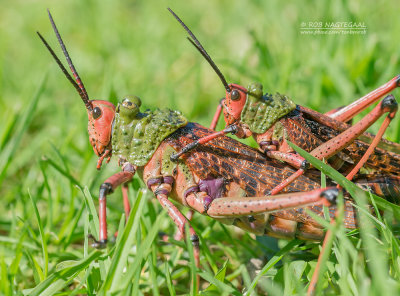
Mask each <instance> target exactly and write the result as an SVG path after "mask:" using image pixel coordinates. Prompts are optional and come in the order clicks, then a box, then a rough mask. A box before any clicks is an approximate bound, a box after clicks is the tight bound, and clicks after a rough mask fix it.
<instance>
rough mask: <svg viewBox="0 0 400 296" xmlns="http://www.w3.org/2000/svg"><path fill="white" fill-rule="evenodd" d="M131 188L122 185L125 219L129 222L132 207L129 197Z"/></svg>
mask: <svg viewBox="0 0 400 296" xmlns="http://www.w3.org/2000/svg"><path fill="white" fill-rule="evenodd" d="M128 191H129V187H128V184H126V183H124V184H122V196H123V199H124V211H125V218H126V220H128V217H129V213H130V212H131V205H130V203H129V196H128Z"/></svg>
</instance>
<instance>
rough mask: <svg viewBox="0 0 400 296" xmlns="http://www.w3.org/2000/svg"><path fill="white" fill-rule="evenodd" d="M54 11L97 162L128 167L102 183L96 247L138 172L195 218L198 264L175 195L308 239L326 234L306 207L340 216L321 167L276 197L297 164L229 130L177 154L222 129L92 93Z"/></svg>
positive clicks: (249, 226) (399, 184)
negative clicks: (109, 214)
mask: <svg viewBox="0 0 400 296" xmlns="http://www.w3.org/2000/svg"><path fill="white" fill-rule="evenodd" d="M48 14H49V18H50V22H51V24H52V27H53V29H54V32H55V34H56V36H57V39H58V42H59V44H60V46H61V48H62V51H63V53H64V55H65V58H66V60H67V63H68V65H69V67H70V69H71V72H72V74H73V76H74V78H73V77H72V76H71V75H70V74H69V72H68V70H67V69H66V68H65V67H64V65H63V63H62V62H61V61H60V59H59V58H58V57H57V55H56V54H55V52H54V51H53V49H52V48H51V47H50V45H49V44H48V43H47V41H46V40H45V39H44V37H43V36H42V35H41V34H40V33H39V32H37V34H38V36H39V38H40V39H41V41H42V42H43V44H44V45H45V46H46V48H47V49H48V51H49V52H50V54H51V55H52V57H53V58H54V59H55V61H56V63H57V64H58V66H59V67H60V68H61V70H62V72H63V73H64V75H65V76H66V77H67V79H68V80H69V81H70V82H71V84H72V85H73V86H74V87H75V89H76V90H77V92H78V94H79V96H80V97H81V99H82V101H83V103H84V105H85V108H86V110H87V114H88V132H89V140H90V143H91V145H92V147H93V150H94V152H95V153H96V155H97V156H98V157H99V160H98V164H97V166H98V167H100V166H101V164H102V162H103V161H104V159H106V158H107V160H109V159H110V158H111V157H112V156H114V157H116V158H117V159H118V164H119V166H120V167H121V171H120V172H118V173H115V174H114V175H112V176H111V177H109V178H107V179H106V180H105V181H104V182H103V184H102V185H101V186H100V190H99V221H100V223H99V227H100V231H99V238H98V240H95V242H94V244H93V246H94V247H96V248H103V247H105V246H106V244H107V221H106V199H107V196H108V195H109V194H111V193H112V192H113V191H114V190H115V189H116V188H117V187H118V186H120V185H122V184H125V183H127V182H129V181H131V180H132V178H133V177H134V175H135V173H138V175H139V176H140V177H141V178H142V179H143V181H144V183H145V184H146V185H147V186H148V188H149V189H150V190H151V191H152V192H153V193H154V195H155V196H156V198H157V199H158V201H159V202H160V204H161V205H162V206H163V208H164V209H165V210H166V211H167V212H168V214H169V216H170V217H171V219H172V220H173V221H174V223H175V224H176V225H177V227H178V229H179V230H180V232H182V233H183V232H184V230H185V225H186V224H188V225H189V228H188V229H189V231H190V238H191V241H192V243H193V246H194V256H195V261H196V265H197V266H199V265H200V254H199V239H198V236H197V234H196V232H195V231H194V229H193V228H192V227H191V226H190V222H189V221H188V219H187V218H186V217H185V216H184V215H183V214H182V213H181V212H180V211H179V209H178V208H177V207H176V205H175V204H174V203H173V202H172V201H171V200H174V201H175V202H176V203H179V204H182V205H184V206H187V207H189V208H191V209H194V210H196V211H197V212H199V213H201V214H204V215H208V216H210V217H212V218H214V219H217V220H219V221H221V222H222V223H225V224H228V225H235V226H237V227H240V228H242V229H244V230H246V231H249V232H253V233H256V234H258V235H271V236H276V237H281V238H299V239H304V240H321V239H322V238H323V237H324V230H323V228H322V226H321V225H319V224H318V223H317V222H316V221H315V220H314V219H312V218H311V216H310V215H308V214H307V213H306V211H305V208H308V209H310V210H311V211H313V212H314V213H316V214H318V215H320V216H323V206H328V207H329V213H330V215H331V217H334V215H335V213H336V206H335V201H336V198H337V196H338V194H339V190H338V189H337V188H334V187H328V188H320V185H319V180H320V176H319V175H318V174H317V172H316V171H313V170H310V171H308V172H307V173H306V174H305V175H304V176H300V177H299V178H298V179H297V180H295V181H294V182H292V183H291V184H289V185H288V186H287V187H286V188H284V189H283V191H284V192H285V193H284V194H279V195H276V196H273V197H271V196H267V193H268V192H269V191H270V190H271V189H272V188H274V187H275V186H277V185H278V184H279V183H280V182H281V181H282V180H284V179H285V178H287V177H288V176H290V175H291V174H293V173H294V172H295V170H294V169H293V168H292V167H290V166H289V165H287V164H284V163H281V162H279V161H277V160H274V159H268V158H267V157H265V155H264V154H262V153H260V152H259V151H258V150H256V149H253V148H251V147H249V146H247V145H245V144H243V143H240V142H238V141H236V140H234V139H231V138H229V137H226V136H221V137H219V138H217V139H214V140H212V141H209V142H207V143H205V144H204V145H201V146H198V147H194V148H193V149H192V151H190V153H187V154H186V155H185V156H184V157H183V158H182V159H179V160H177V161H173V160H171V156H172V155H173V154H174V153H176V152H177V151H180V150H181V149H183V147H185V146H187V145H190V144H191V143H194V142H196V141H198V140H199V139H201V138H203V137H207V136H209V135H212V134H213V133H214V131H213V130H211V129H207V128H205V127H202V126H201V125H199V124H197V123H191V122H188V121H187V119H186V118H185V117H184V116H183V115H182V114H181V113H180V112H178V111H173V110H169V109H165V110H155V111H145V112H140V107H141V100H140V99H139V98H138V97H136V96H126V97H125V98H124V99H123V100H122V102H121V103H119V104H118V105H117V106H114V105H113V104H111V103H110V102H108V101H104V100H90V99H89V95H88V93H87V91H86V89H85V87H84V84H83V82H82V80H81V78H80V76H79V74H78V72H77V70H76V69H75V67H74V65H73V63H72V60H71V58H70V56H69V54H68V52H67V49H66V47H65V45H64V42H63V40H62V39H61V36H60V33H59V31H58V29H57V27H56V25H55V23H54V20H53V18H52V16H51V14H50V12H48ZM357 184H358V185H359V186H361V187H365V186H368V187H369V188H370V189H371V190H372V191H373V192H375V193H377V194H380V193H382V192H385V193H387V194H381V195H383V196H385V197H390V196H392V198H398V197H399V196H400V178H397V176H391V175H384V176H381V177H379V176H376V177H374V178H373V179H371V178H370V177H366V178H364V179H362V178H360V179H359V180H358V183H357ZM123 197H124V208H125V211H126V212H127V213H128V214H129V201H128V199H127V196H126V195H125V194H124V196H123ZM345 211H346V215H345V217H346V218H345V220H344V224H345V225H346V227H347V228H350V229H351V228H356V227H357V220H356V211H355V208H354V207H353V205H352V203H351V201H350V200H348V199H347V200H345Z"/></svg>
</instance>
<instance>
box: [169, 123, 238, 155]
mask: <svg viewBox="0 0 400 296" xmlns="http://www.w3.org/2000/svg"><path fill="white" fill-rule="evenodd" d="M236 131H237V126H235V125H230V126H228V127H227V128H226V129H224V130H222V131H219V132H215V133H213V134H211V135H208V136H205V137H202V138H200V139H198V140H196V141H194V142H192V143H190V144H188V145H187V146H185V147H183V148H182V149H181V151H179V152H178V153H175V154H172V155H171V160H172V161H176V160H178V158H179V157H181V156H182V155H183V154H185V153H186V152H189V151H190V150H192V149H193V148H196V147H197V146H198V145H202V144H205V143H207V142H210V141H211V140H214V139H216V138H218V137H221V136H224V135H225V134H228V133H232V134H235V133H236Z"/></svg>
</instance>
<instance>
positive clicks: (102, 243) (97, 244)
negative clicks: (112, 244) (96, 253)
mask: <svg viewBox="0 0 400 296" xmlns="http://www.w3.org/2000/svg"><path fill="white" fill-rule="evenodd" d="M88 238H89V239H91V240H92V241H93V243H92V247H93V248H95V249H104V248H105V247H106V246H107V240H106V239H105V240H96V239H95V238H94V236H93V235H92V234H91V233H89V234H88Z"/></svg>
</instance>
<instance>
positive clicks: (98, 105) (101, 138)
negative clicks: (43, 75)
mask: <svg viewBox="0 0 400 296" xmlns="http://www.w3.org/2000/svg"><path fill="white" fill-rule="evenodd" d="M48 14H49V19H50V22H51V25H52V27H53V30H54V32H55V34H56V36H57V39H58V42H59V43H60V46H61V49H62V51H63V53H64V56H65V58H66V60H67V62H68V65H69V68H70V69H71V72H72V74H73V76H74V78H72V76H71V75H70V74H69V73H68V71H67V69H66V68H65V67H64V65H63V64H62V62H61V61H60V59H59V58H58V57H57V55H56V54H55V52H54V51H53V49H52V48H51V47H50V45H49V44H48V43H47V41H46V40H45V39H44V38H43V36H42V35H41V34H40V33H39V32H37V34H38V35H39V38H40V39H41V40H42V42H43V44H44V45H45V46H46V48H47V49H48V51H49V52H50V54H51V55H52V56H53V58H54V59H55V61H56V62H57V64H58V66H59V67H60V68H61V71H62V72H63V73H64V75H65V77H67V79H68V80H69V82H71V84H72V85H73V86H74V87H75V89H76V90H77V92H78V94H79V96H80V97H81V99H82V101H83V103H84V104H85V107H86V110H87V113H88V117H89V123H88V132H89V140H90V143H91V144H92V146H93V150H94V152H95V153H96V155H97V156H99V163H98V168H100V166H101V162H102V161H103V159H104V158H105V157H108V159H109V158H110V157H111V131H112V124H113V120H114V115H115V106H114V105H113V104H111V103H110V102H108V101H99V100H89V95H88V93H87V92H86V89H85V86H84V85H83V82H82V80H81V78H80V77H79V74H78V72H77V71H76V69H75V66H74V65H73V63H72V60H71V58H70V56H69V54H68V51H67V49H66V47H65V45H64V42H63V40H62V39H61V36H60V33H59V32H58V29H57V27H56V24H55V23H54V20H53V18H52V16H51V14H50V11H48Z"/></svg>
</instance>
